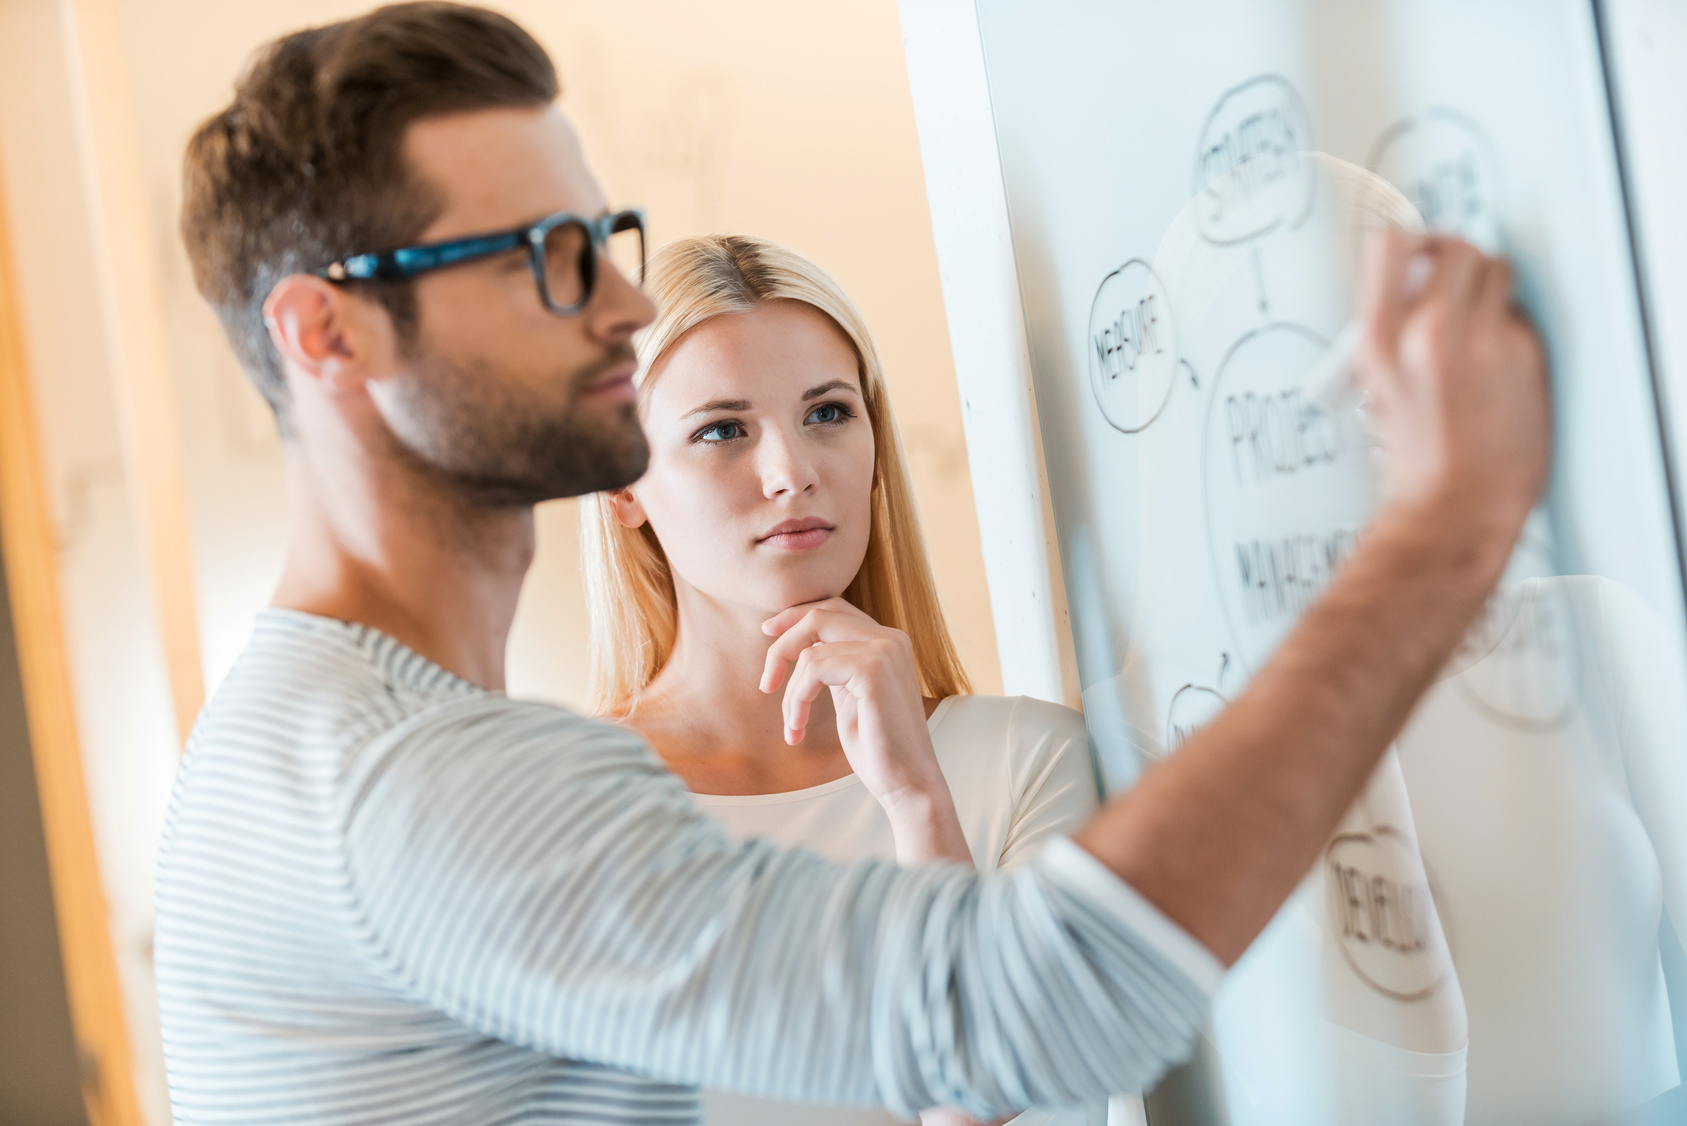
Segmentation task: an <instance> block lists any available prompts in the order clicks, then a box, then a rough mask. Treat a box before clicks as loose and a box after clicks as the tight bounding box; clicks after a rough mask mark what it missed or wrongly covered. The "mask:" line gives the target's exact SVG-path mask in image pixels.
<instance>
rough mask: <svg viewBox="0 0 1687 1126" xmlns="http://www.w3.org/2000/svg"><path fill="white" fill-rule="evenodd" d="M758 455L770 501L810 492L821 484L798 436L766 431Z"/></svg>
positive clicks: (765, 491)
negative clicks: (788, 495)
mask: <svg viewBox="0 0 1687 1126" xmlns="http://www.w3.org/2000/svg"><path fill="white" fill-rule="evenodd" d="M756 452H757V455H758V460H759V461H760V462H761V465H760V469H761V480H762V495H763V496H765V497H767V499H769V500H772V499H774V498H775V497H780V496H785V495H787V494H791V493H803V492H807V491H809V490H810V489H813V488H814V486H815V485H816V484H818V475H817V474H816V472H815V467H814V462H813V460H812V459H810V458H809V457H808V456H807V451H806V450H804V449H803V445H802V442H801V440H800V439H799V438H798V437H797V436H796V435H794V434H790V433H787V432H786V431H784V430H781V429H769V430H766V431H764V432H763V436H762V440H761V444H760V448H759V449H758V450H757V451H756Z"/></svg>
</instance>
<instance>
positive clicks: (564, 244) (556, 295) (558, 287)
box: [545, 223, 644, 306]
mask: <svg viewBox="0 0 1687 1126" xmlns="http://www.w3.org/2000/svg"><path fill="white" fill-rule="evenodd" d="M604 252H605V254H606V255H607V256H608V258H609V261H610V262H611V263H613V264H614V266H615V268H616V269H617V270H619V271H620V272H621V276H622V277H624V278H626V279H627V280H628V281H630V282H632V283H633V284H634V285H641V284H643V280H644V278H643V273H644V232H643V231H641V230H640V229H638V228H637V227H629V228H628V229H626V230H621V231H616V232H615V233H614V234H612V235H610V236H609V241H608V243H607V244H606V245H605V247H604ZM600 268H601V264H600V263H599V262H598V261H597V260H596V259H595V258H594V257H593V254H592V240H591V236H590V235H589V234H587V232H586V228H585V227H584V226H582V225H581V224H579V223H562V224H560V225H558V226H556V227H553V228H551V231H550V233H549V234H547V235H546V236H545V286H546V288H547V289H548V290H549V291H550V298H551V303H552V304H555V305H564V306H572V305H578V304H580V303H581V302H583V301H585V300H586V298H587V297H589V296H590V295H591V279H592V278H593V277H594V276H595V274H596V272H597V270H598V269H600Z"/></svg>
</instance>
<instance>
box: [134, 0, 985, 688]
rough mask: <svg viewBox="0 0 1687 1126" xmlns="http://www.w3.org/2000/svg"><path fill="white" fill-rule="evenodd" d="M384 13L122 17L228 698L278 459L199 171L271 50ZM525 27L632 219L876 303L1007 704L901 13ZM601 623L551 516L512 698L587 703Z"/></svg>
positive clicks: (544, 525) (266, 546) (570, 536)
mask: <svg viewBox="0 0 1687 1126" xmlns="http://www.w3.org/2000/svg"><path fill="white" fill-rule="evenodd" d="M362 7H363V5H361V4H358V3H344V2H336V3H330V2H322V0H317V2H312V3H295V4H291V5H256V4H252V5H248V4H229V3H226V2H212V0H126V2H125V3H123V5H122V12H123V22H124V40H125V43H126V44H127V46H128V62H129V66H130V82H131V85H132V87H133V91H134V113H135V121H136V128H137V131H138V133H139V141H140V148H141V153H142V159H143V161H144V162H145V179H146V182H147V185H148V188H149V190H150V192H151V193H152V196H153V198H152V200H151V201H150V207H149V213H150V214H153V215H154V216H156V220H157V224H158V241H159V242H160V244H161V245H162V246H163V247H164V248H166V250H167V254H166V256H165V269H164V273H165V276H166V287H165V300H166V306H167V316H168V317H169V319H170V336H171V339H172V341H173V346H174V349H175V354H174V356H173V360H174V363H175V366H176V371H177V376H178V381H179V387H180V391H181V411H182V421H183V426H182V431H183V434H184V436H185V450H184V453H185V456H186V459H187V475H188V479H189V482H190V486H189V487H190V489H191V490H192V494H193V496H192V512H193V516H194V526H195V529H196V531H195V539H196V552H197V560H198V564H199V573H200V575H201V580H200V587H201V593H200V609H201V616H202V626H201V631H202V640H203V647H204V652H205V659H206V666H207V668H206V671H207V675H208V677H209V678H210V679H211V680H212V681H213V682H214V681H215V680H216V678H217V677H218V676H219V675H220V672H221V670H222V669H223V668H224V667H226V665H227V663H228V661H229V660H231V659H232V658H233V656H234V654H235V653H236V652H237V651H238V649H239V646H240V644H241V643H242V640H243V637H244V634H243V623H244V621H245V619H246V618H247V617H248V616H249V615H250V612H251V610H252V608H253V607H255V606H256V605H259V604H261V602H262V600H263V599H264V598H265V597H266V596H267V594H268V590H269V587H270V585H271V583H272V582H273V579H274V574H275V565H276V560H277V558H278V555H279V549H280V543H281V536H282V534H283V529H282V526H281V521H280V506H281V483H280V475H279V468H278V466H279V449H278V446H277V444H276V441H275V439H274V437H273V436H272V434H271V433H270V430H269V426H268V423H267V420H266V419H265V418H264V417H263V412H262V409H261V407H259V406H258V404H257V400H256V399H255V397H254V396H253V395H252V394H251V393H250V392H249V391H248V390H247V389H246V388H245V387H244V386H243V385H242V384H241V382H240V377H239V375H238V373H237V371H236V369H235V367H234V363H233V360H232V359H231V358H230V356H229V355H228V353H227V351H226V349H225V348H224V347H223V346H222V344H221V341H220V340H219V339H218V337H217V333H216V328H215V325H214V322H213V321H212V319H211V317H210V314H209V313H208V312H207V311H206V310H205V308H204V307H203V305H202V304H201V303H200V301H199V299H198V297H197V296H196V295H195V294H194V293H193V292H192V289H191V285H190V283H189V279H188V276H187V267H186V263H185V261H184V260H183V259H182V256H181V251H180V248H179V245H178V244H177V241H176V240H175V238H174V235H173V226H172V223H173V216H174V214H175V209H176V204H177V199H178V194H177V178H178V166H179V161H180V154H181V150H182V146H183V144H184V142H185V141H186V139H187V136H188V134H189V133H190V131H191V130H192V129H193V127H194V125H195V124H196V123H197V122H198V121H199V120H200V119H202V118H203V117H204V116H206V115H207V114H208V113H210V112H212V111H213V110H215V109H216V108H217V107H218V106H219V105H220V104H221V103H222V102H223V101H224V100H226V97H227V92H228V89H229V84H230V81H231V79H232V77H233V74H234V72H235V70H236V69H237V68H238V66H239V64H240V62H241V61H242V60H243V59H244V58H245V57H246V55H247V53H248V52H249V51H250V50H251V48H252V47H253V46H254V45H255V44H257V43H259V42H261V41H262V40H264V39H266V38H268V37H270V36H272V35H275V34H278V33H280V32H283V31H285V30H287V29H289V28H293V27H297V26H299V25H301V24H303V23H307V22H312V21H320V20H327V19H332V18H337V17H339V16H342V15H345V14H348V13H352V12H356V11H359V10H361V9H362ZM503 7H504V10H506V11H507V12H509V14H511V15H512V16H514V17H516V18H517V19H519V20H521V21H522V22H523V23H524V24H525V25H526V26H527V27H529V28H530V29H531V30H532V31H533V32H534V33H535V34H536V35H537V36H538V37H539V38H540V39H541V40H542V41H543V42H544V43H545V45H546V46H547V47H548V48H549V49H550V50H551V52H552V54H553V55H554V57H555V58H556V60H557V63H558V66H559V69H560V70H561V73H562V76H563V82H564V89H565V92H564V96H563V105H564V107H565V109H566V110H567V111H568V112H569V113H570V114H571V115H572V116H573V117H574V119H575V121H576V122H577V124H578V125H579V127H580V129H581V132H582V133H583V135H584V137H585V142H586V148H587V152H588V155H589V157H590V159H591V162H592V165H593V167H594V168H595V169H596V170H597V173H598V176H599V178H600V179H601V180H602V181H603V183H604V186H605V188H606V190H607V191H608V194H609V196H610V198H611V199H612V200H616V201H620V202H626V203H636V204H639V205H641V206H643V207H645V208H646V209H647V211H648V212H649V214H650V217H651V224H652V237H653V240H654V241H655V242H656V243H660V242H663V241H666V240H668V239H672V238H675V237H678V236H681V235H688V234H697V233H704V232H709V231H745V232H750V233H754V234H759V235H764V236H767V237H770V238H773V239H777V240H779V241H782V242H785V243H788V244H790V245H791V246H793V247H795V248H796V249H798V250H800V251H802V252H804V253H806V254H808V255H810V256H812V257H813V258H815V259H816V260H817V261H819V262H820V263H821V264H822V265H824V266H825V267H826V268H827V269H829V270H831V271H832V272H833V273H834V274H836V275H837V277H838V278H839V280H840V281H841V282H842V283H843V285H844V286H845V287H846V288H847V289H848V290H849V291H850V293H851V294H852V295H853V296H854V297H855V299H856V300H857V302H858V303H859V304H860V306H861V308H862V311H863V313H864V314H865V315H866V317H867V319H868V323H869V324H870V325H871V326H872V328H873V330H874V332H875V334H876V336H877V338H878V340H879V343H880V344H881V346H882V349H883V352H884V355H885V357H886V360H887V364H888V367H889V371H890V381H891V388H892V397H893V400H894V403H895V406H896V409H897V411H898V415H899V419H900V424H901V426H902V429H903V434H904V437H905V439H906V440H907V442H908V446H909V449H910V455H911V460H912V462H913V471H914V474H915V485H916V489H917V492H918V495H919V500H920V506H921V512H922V515H923V517H924V519H925V522H926V529H927V535H928V540H929V541H930V544H931V549H932V553H933V556H934V563H935V566H936V571H937V576H938V582H939V586H940V588H941V590H942V592H943V598H944V604H945V608H946V609H947V611H948V613H949V615H950V619H951V622H952V624H953V626H954V628H955V631H956V633H957V635H958V641H959V643H960V647H961V652H962V655H963V657H964V658H965V659H966V661H967V663H968V665H969V667H970V668H972V669H973V670H974V672H975V674H976V675H977V677H978V680H979V682H980V684H981V685H983V686H991V685H995V684H999V682H1000V678H999V673H998V671H997V662H996V655H995V642H994V635H993V633H992V630H991V626H990V620H989V611H988V608H987V607H988V602H987V600H986V596H985V587H984V573H983V566H982V564H981V562H980V558H979V550H978V535H977V527H976V521H975V519H974V516H973V510H972V496H971V487H970V482H969V479H968V476H967V470H966V451H965V446H964V443H963V440H962V436H961V428H960V412H959V403H958V400H957V396H956V391H955V385H954V379H953V368H952V364H951V361H950V357H949V347H948V336H947V330H946V327H945V322H944V319H943V306H942V295H941V293H940V292H939V288H938V282H937V269H936V259H935V255H934V252H933V249H932V241H931V231H930V222H929V219H928V217H927V212H926V204H925V193H924V187H923V182H922V179H921V173H920V163H919V150H918V143H917V139H916V137H915V133H914V121H913V110H912V104H911V102H910V100H909V94H908V84H907V76H906V72H905V69H904V66H903V61H902V51H901V36H900V31H899V27H898V23H897V18H896V10H895V5H894V4H893V3H892V2H890V0H876V2H874V3H867V4H859V5H854V6H852V7H851V8H850V9H849V16H848V18H847V19H837V18H835V14H836V12H837V9H835V8H832V7H831V6H822V5H796V4H791V3H788V2H775V0H763V2H756V0H733V2H729V3H711V4H707V5H700V4H688V3H682V2H679V0H660V2H649V0H646V2H622V3H616V4H579V3H553V2H525V3H512V4H506V5H504V6H503ZM190 57H191V58H192V59H193V63H192V65H183V60H184V58H190ZM583 614H584V610H583V605H582V602H581V599H580V595H579V585H578V581H577V578H576V565H575V528H574V515H573V505H572V504H556V505H551V506H548V507H547V508H546V509H545V510H544V512H543V513H542V515H541V518H540V553H539V558H538V561H537V563H536V565H535V569H534V574H533V577H532V579H531V580H530V581H529V583H528V588H527V593H526V597H525V599H524V601H523V603H522V608H521V613H520V615H519V617H518V620H517V624H516V629H515V634H514V637H513V639H512V653H511V689H512V691H514V692H516V693H519V694H523V695H531V696H539V697H544V698H548V699H554V700H558V701H562V702H568V703H578V702H580V701H582V700H583V698H584V689H585V671H586V670H585V665H584V652H583V650H582V648H581V646H580V645H579V643H578V639H579V638H580V637H581V636H582V632H581V631H582V629H583V623H584V619H583Z"/></svg>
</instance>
